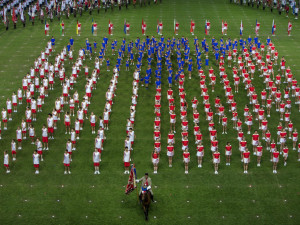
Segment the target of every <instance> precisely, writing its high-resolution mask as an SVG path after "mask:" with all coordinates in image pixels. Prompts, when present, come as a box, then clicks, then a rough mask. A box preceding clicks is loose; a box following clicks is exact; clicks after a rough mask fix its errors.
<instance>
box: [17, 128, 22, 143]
mask: <svg viewBox="0 0 300 225" xmlns="http://www.w3.org/2000/svg"><path fill="white" fill-rule="evenodd" d="M17 139H18V140H20V139H22V130H21V129H20V130H17Z"/></svg>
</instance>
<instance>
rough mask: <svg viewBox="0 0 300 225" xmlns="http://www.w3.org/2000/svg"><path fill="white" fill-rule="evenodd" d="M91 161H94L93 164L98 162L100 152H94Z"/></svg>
mask: <svg viewBox="0 0 300 225" xmlns="http://www.w3.org/2000/svg"><path fill="white" fill-rule="evenodd" d="M93 161H94V162H95V163H98V162H100V152H94V153H93Z"/></svg>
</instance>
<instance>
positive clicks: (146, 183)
mask: <svg viewBox="0 0 300 225" xmlns="http://www.w3.org/2000/svg"><path fill="white" fill-rule="evenodd" d="M140 181H142V185H141V189H140V191H139V197H140V200H142V193H144V192H146V191H147V190H148V191H150V193H151V200H152V202H154V200H153V192H152V189H151V186H152V181H151V178H150V177H148V173H145V176H143V177H142V178H141V179H137V180H136V182H137V183H139V182H140Z"/></svg>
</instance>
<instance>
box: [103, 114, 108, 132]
mask: <svg viewBox="0 0 300 225" xmlns="http://www.w3.org/2000/svg"><path fill="white" fill-rule="evenodd" d="M108 122H109V112H108V111H107V109H104V112H103V123H104V129H105V130H108Z"/></svg>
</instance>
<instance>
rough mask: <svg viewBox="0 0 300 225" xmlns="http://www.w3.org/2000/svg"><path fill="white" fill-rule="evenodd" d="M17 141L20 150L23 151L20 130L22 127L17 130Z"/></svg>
mask: <svg viewBox="0 0 300 225" xmlns="http://www.w3.org/2000/svg"><path fill="white" fill-rule="evenodd" d="M16 139H17V141H18V149H19V150H21V149H22V130H21V129H20V127H18V128H17V130H16Z"/></svg>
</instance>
